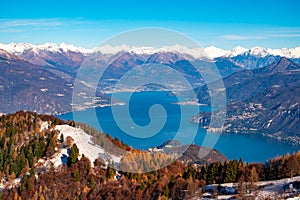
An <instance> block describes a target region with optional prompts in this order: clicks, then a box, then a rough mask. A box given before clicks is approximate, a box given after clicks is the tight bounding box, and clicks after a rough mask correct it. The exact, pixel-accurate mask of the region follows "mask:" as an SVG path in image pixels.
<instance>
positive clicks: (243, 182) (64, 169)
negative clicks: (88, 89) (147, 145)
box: [0, 111, 300, 199]
mask: <svg viewBox="0 0 300 200" xmlns="http://www.w3.org/2000/svg"><path fill="white" fill-rule="evenodd" d="M45 122H47V123H45ZM66 123H68V124H69V125H72V126H74V125H75V124H74V122H71V121H69V122H65V121H61V120H59V119H57V118H55V117H52V116H46V115H38V114H36V113H31V112H22V111H21V112H17V113H15V114H9V115H3V116H1V118H0V133H1V134H0V167H1V168H0V174H1V183H4V182H5V183H6V184H4V185H5V186H6V187H5V188H3V191H2V192H0V199H115V198H116V199H159V198H160V199H168V198H172V199H184V198H190V197H192V196H194V195H200V194H201V193H202V192H204V187H205V186H206V185H207V184H213V183H215V184H221V183H231V182H238V183H239V187H238V189H237V193H236V195H237V196H239V195H242V194H243V193H244V192H245V191H250V192H251V191H252V192H253V191H255V190H256V189H257V187H256V184H255V183H256V182H257V181H262V180H276V179H281V178H286V177H293V176H298V175H300V152H298V153H295V154H293V155H286V156H283V157H278V158H275V159H273V160H270V161H267V162H266V163H252V164H248V163H245V162H243V161H242V159H240V160H239V161H238V160H232V161H225V162H212V163H210V164H208V162H207V163H206V164H205V163H201V164H195V163H188V162H184V161H174V162H172V163H171V164H170V165H168V166H166V167H163V168H161V169H157V170H155V171H153V172H148V173H130V172H125V171H124V172H122V171H121V170H118V171H116V170H115V169H114V168H112V167H110V165H108V166H107V165H106V164H105V163H104V162H103V160H101V159H97V160H95V161H94V162H93V163H91V161H90V159H89V158H87V157H85V156H81V158H80V159H79V154H80V151H81V150H80V149H78V148H77V145H76V143H75V144H73V145H70V147H69V157H68V162H67V163H66V164H62V165H61V166H59V167H54V165H52V166H51V167H50V168H45V169H43V170H40V169H39V168H38V167H37V166H36V165H35V163H37V161H38V160H39V159H40V158H43V159H45V160H47V159H49V158H50V157H51V156H52V155H53V154H54V153H55V152H56V151H57V150H58V149H59V148H61V145H64V144H66V142H67V141H64V140H65V139H64V138H63V137H60V138H59V139H58V137H57V136H58V133H57V132H55V131H54V130H55V129H53V127H54V126H56V125H57V124H66ZM45 124H46V126H45ZM81 126H83V127H84V129H85V130H86V131H87V132H88V131H89V132H90V134H92V132H94V134H95V135H96V132H95V131H96V130H94V129H92V128H90V127H88V126H84V125H83V124H81ZM105 138H108V139H109V140H110V141H112V142H113V143H114V144H117V145H119V147H120V148H123V149H124V150H127V151H131V152H134V153H135V154H134V155H136V156H137V157H136V158H138V156H144V157H145V155H149V156H150V154H149V153H147V152H143V151H136V150H133V149H132V148H131V147H129V146H127V145H125V144H123V143H122V142H120V141H119V140H118V139H113V138H110V137H105ZM143 153H145V154H143ZM160 154H163V153H160ZM161 157H162V158H166V157H164V156H163V155H161ZM126 159H135V158H133V157H132V156H131V157H124V158H123V160H124V163H123V165H126V161H128V160H126ZM18 178H19V180H20V183H16V180H18ZM9 183H11V184H9ZM13 183H16V184H13Z"/></svg>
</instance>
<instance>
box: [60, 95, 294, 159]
mask: <svg viewBox="0 0 300 200" xmlns="http://www.w3.org/2000/svg"><path fill="white" fill-rule="evenodd" d="M126 95H127V93H119V94H118V99H122V98H126ZM174 102H178V99H177V97H176V96H174V95H169V93H168V92H138V93H134V94H133V96H132V97H131V99H130V102H129V104H126V105H119V106H113V107H102V108H100V107H98V108H89V109H86V110H83V111H76V112H73V113H72V112H70V113H66V114H63V115H60V116H58V117H59V118H61V119H66V120H68V119H70V120H72V119H75V120H76V121H80V122H83V123H86V124H89V125H90V126H92V127H94V128H96V129H99V130H101V131H103V132H105V133H108V134H109V135H111V136H112V137H117V138H119V140H122V141H123V142H124V143H126V144H128V145H131V146H132V147H134V148H139V149H148V148H149V147H156V146H159V145H161V144H162V143H163V142H165V141H167V140H171V139H177V140H179V141H180V142H182V143H184V144H190V143H195V144H198V145H200V146H206V147H210V148H215V149H217V150H218V151H219V152H221V153H222V154H224V155H225V156H227V158H229V159H239V158H242V159H243V160H244V161H247V162H264V161H266V160H267V159H270V158H273V157H276V156H278V155H284V154H286V153H288V152H289V153H293V152H295V151H297V150H299V146H292V145H290V144H286V143H282V142H280V141H277V140H274V139H271V138H267V137H263V136H259V135H245V134H221V135H217V134H211V133H206V130H205V129H202V128H200V127H198V125H197V124H194V123H191V122H189V119H190V118H191V117H192V116H193V115H194V114H196V113H198V112H199V110H210V108H209V107H201V106H196V105H181V106H180V105H178V104H174ZM156 104H159V105H161V106H163V108H164V109H165V114H166V116H164V115H163V114H162V111H161V109H160V108H158V109H152V110H151V116H150V115H149V109H150V108H151V106H153V105H156ZM128 105H129V106H128ZM112 108H113V109H115V110H116V113H117V114H118V116H117V117H116V115H115V118H117V122H116V120H115V119H114V117H113V114H112ZM126 108H129V111H130V112H129V115H128V116H127V115H126V114H127V113H126ZM123 113H124V114H123ZM151 117H152V118H151ZM164 119H166V121H165V123H164V125H163V127H162V129H159V130H158V131H157V130H156V129H157V127H156V126H154V127H151V126H149V127H146V128H145V126H148V125H151V124H152V123H154V124H155V123H157V124H161V123H163V122H164ZM139 126H140V127H139ZM120 127H121V128H120ZM143 127H144V128H143ZM149 136H150V137H149Z"/></svg>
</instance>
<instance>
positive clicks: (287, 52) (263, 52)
mask: <svg viewBox="0 0 300 200" xmlns="http://www.w3.org/2000/svg"><path fill="white" fill-rule="evenodd" d="M0 49H3V50H6V51H8V52H10V53H12V54H18V55H20V54H23V53H24V52H25V51H28V50H33V51H34V52H35V53H38V52H40V51H51V52H61V53H62V52H77V53H82V54H83V55H85V56H86V55H89V54H91V53H95V52H101V53H102V54H116V53H118V52H122V51H128V52H130V51H131V52H133V53H142V54H153V53H155V52H169V51H171V52H180V53H185V54H188V55H191V56H193V57H194V58H196V59H199V58H203V57H204V58H208V59H215V58H219V57H226V58H232V57H235V56H238V55H253V56H257V57H266V56H268V55H271V56H281V57H286V58H300V46H298V47H295V48H281V49H272V48H264V47H259V46H255V47H252V48H250V49H247V48H244V47H241V46H236V47H235V48H233V49H229V50H224V49H221V48H217V47H215V46H209V47H204V48H202V47H199V48H188V47H185V46H181V45H173V46H163V47H160V48H151V47H145V46H139V47H137V46H129V45H126V44H123V45H119V46H110V45H104V46H99V47H95V48H90V49H88V48H83V47H77V46H75V45H72V44H65V43H61V44H55V43H45V44H36V45H34V44H29V43H9V44H3V43H0Z"/></svg>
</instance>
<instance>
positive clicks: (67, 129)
mask: <svg viewBox="0 0 300 200" xmlns="http://www.w3.org/2000/svg"><path fill="white" fill-rule="evenodd" d="M55 129H56V130H59V131H60V134H63V136H64V138H66V137H68V136H70V137H72V138H73V140H74V143H76V145H77V147H78V148H79V153H80V155H82V154H84V156H85V157H88V158H89V159H90V160H91V162H92V164H93V162H94V161H95V160H96V159H97V158H99V157H101V158H103V159H104V160H105V161H106V162H107V163H108V162H110V161H114V163H115V164H118V163H120V160H121V158H120V157H117V156H114V155H111V154H107V153H105V150H104V149H103V148H102V147H101V146H99V145H95V144H94V143H93V142H92V140H91V136H90V135H88V134H87V133H85V132H84V131H83V130H82V129H80V128H74V127H71V126H69V125H57V126H55ZM60 134H59V136H58V138H60ZM65 156H66V150H64V149H62V151H61V153H60V154H58V155H56V156H55V157H54V158H52V162H53V163H54V165H55V166H59V165H60V164H62V159H61V158H63V157H65ZM107 163H106V164H107Z"/></svg>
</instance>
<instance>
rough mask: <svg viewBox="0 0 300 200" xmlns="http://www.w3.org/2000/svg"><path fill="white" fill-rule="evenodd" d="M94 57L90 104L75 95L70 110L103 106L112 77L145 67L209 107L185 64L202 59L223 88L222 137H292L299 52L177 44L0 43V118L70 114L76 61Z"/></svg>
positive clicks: (299, 86) (202, 119)
mask: <svg viewBox="0 0 300 200" xmlns="http://www.w3.org/2000/svg"><path fill="white" fill-rule="evenodd" d="M95 53H97V54H98V55H99V56H98V58H97V59H98V60H97V66H96V67H94V68H93V67H91V68H90V69H89V70H88V71H87V74H86V77H87V79H86V80H85V81H81V82H80V84H82V87H83V88H84V89H85V90H86V91H88V90H90V87H91V86H92V85H91V83H90V82H89V77H92V76H94V75H95V74H96V73H95V71H97V70H98V69H97V68H101V67H106V66H107V65H108V68H107V69H108V70H106V71H105V73H104V74H103V77H102V79H101V81H100V82H99V84H98V85H97V92H96V97H97V98H98V99H97V101H96V102H95V101H94V99H90V98H89V96H88V95H87V94H86V93H85V92H83V93H81V94H80V95H81V97H82V100H83V101H82V103H80V104H79V105H73V108H75V109H84V108H87V107H90V106H94V105H99V104H101V105H103V104H106V103H108V101H109V98H108V97H107V96H106V95H105V94H106V93H109V92H113V91H116V89H115V88H114V87H113V85H114V84H115V83H116V81H117V80H118V79H119V78H120V77H122V76H123V75H124V74H125V73H126V72H127V71H128V70H131V69H133V68H134V67H136V66H139V65H142V64H151V63H159V64H163V65H164V66H168V67H170V68H173V69H175V70H176V71H178V72H180V73H181V74H182V75H183V76H184V77H185V78H186V79H187V80H188V81H189V82H190V83H191V84H192V85H193V87H194V88H196V92H197V94H198V99H199V102H200V103H208V104H209V103H210V98H211V97H210V96H209V92H208V91H207V88H206V87H205V82H204V80H203V77H202V76H201V73H207V71H206V69H202V70H203V71H201V72H200V74H199V72H198V71H197V70H196V69H195V68H194V67H193V65H192V63H191V61H202V60H204V61H205V62H209V63H214V64H215V65H216V66H217V68H218V69H219V72H220V74H221V76H222V77H223V81H224V85H225V87H226V94H227V100H228V107H227V118H226V123H225V131H227V132H245V133H250V132H251V133H252V132H255V133H257V132H260V133H264V134H271V135H273V136H274V137H275V136H276V138H278V139H280V138H282V137H283V136H285V137H289V138H293V137H296V138H298V135H297V134H298V130H299V129H300V127H299V124H300V120H299V119H300V117H299V115H300V114H299V113H300V111H299V105H300V67H299V66H300V65H299V63H300V47H296V48H293V49H287V48H283V49H267V48H262V47H254V48H251V49H245V48H242V47H236V48H234V49H232V50H222V49H218V48H216V47H207V48H198V49H188V48H186V47H182V46H178V45H175V46H172V47H163V48H160V49H153V48H150V47H144V48H138V47H129V46H127V45H122V46H117V47H111V46H103V47H99V48H95V49H85V48H80V47H76V46H73V45H66V44H64V43H62V44H60V45H56V44H53V43H46V44H44V45H31V44H24V43H20V44H13V43H12V44H7V45H4V44H0V99H1V102H2V104H1V105H0V112H4V113H12V112H15V111H17V110H30V111H37V112H40V113H51V114H53V113H63V112H68V111H71V109H72V92H73V87H74V81H75V78H76V75H77V72H78V70H79V68H80V66H81V64H82V63H83V61H84V60H85V59H86V58H87V57H88V56H89V55H93V54H95ZM141 74H143V73H141ZM164 75H165V76H167V75H168V74H164ZM136 78H137V79H138V76H136ZM141 78H142V77H141ZM176 84H177V85H178V86H180V83H176ZM94 86H95V85H94ZM209 116H210V114H209V113H201V114H200V115H197V116H194V118H193V119H192V120H193V121H195V122H197V123H200V124H202V125H203V126H207V125H208V124H207V123H208V122H209V120H208V118H209ZM191 117H192V116H191ZM293 141H296V140H295V139H293ZM297 143H298V142H297Z"/></svg>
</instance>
